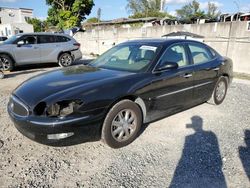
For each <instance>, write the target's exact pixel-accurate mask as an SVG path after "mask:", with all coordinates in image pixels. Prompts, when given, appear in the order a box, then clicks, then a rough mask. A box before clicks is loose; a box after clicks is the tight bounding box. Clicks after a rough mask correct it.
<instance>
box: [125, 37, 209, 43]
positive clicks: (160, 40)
mask: <svg viewBox="0 0 250 188" xmlns="http://www.w3.org/2000/svg"><path fill="white" fill-rule="evenodd" d="M179 42H196V43H200V44H204V43H202V42H199V41H196V40H192V39H173V38H151V39H137V40H129V41H126V42H124V43H123V44H151V45H153V44H163V45H165V44H172V43H179Z"/></svg>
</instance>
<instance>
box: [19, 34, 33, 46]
mask: <svg viewBox="0 0 250 188" xmlns="http://www.w3.org/2000/svg"><path fill="white" fill-rule="evenodd" d="M20 41H23V44H24V45H26V44H36V43H37V41H36V36H24V37H21V39H20V40H18V41H17V42H20Z"/></svg>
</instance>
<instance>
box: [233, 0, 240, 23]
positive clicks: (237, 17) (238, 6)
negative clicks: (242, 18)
mask: <svg viewBox="0 0 250 188" xmlns="http://www.w3.org/2000/svg"><path fill="white" fill-rule="evenodd" d="M234 4H235V5H236V7H237V9H238V12H237V16H236V21H238V19H239V13H240V5H239V3H238V2H237V1H234Z"/></svg>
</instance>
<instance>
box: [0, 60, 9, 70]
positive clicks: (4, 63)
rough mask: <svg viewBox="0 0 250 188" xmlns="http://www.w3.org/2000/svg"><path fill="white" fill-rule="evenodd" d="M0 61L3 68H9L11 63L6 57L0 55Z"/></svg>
mask: <svg viewBox="0 0 250 188" xmlns="http://www.w3.org/2000/svg"><path fill="white" fill-rule="evenodd" d="M0 61H1V63H2V65H3V70H9V69H10V66H11V64H10V61H9V60H8V59H7V58H5V57H1V59H0Z"/></svg>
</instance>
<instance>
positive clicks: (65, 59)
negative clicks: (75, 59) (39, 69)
mask: <svg viewBox="0 0 250 188" xmlns="http://www.w3.org/2000/svg"><path fill="white" fill-rule="evenodd" d="M60 64H61V65H62V66H64V67H68V66H70V65H71V64H72V57H71V56H70V55H69V54H64V55H63V56H62V57H61V58H60Z"/></svg>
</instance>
